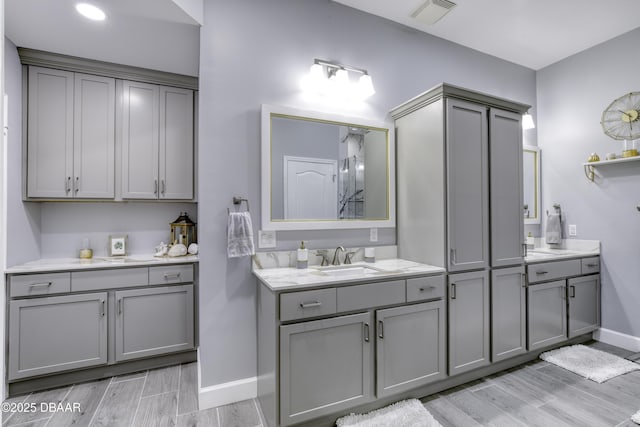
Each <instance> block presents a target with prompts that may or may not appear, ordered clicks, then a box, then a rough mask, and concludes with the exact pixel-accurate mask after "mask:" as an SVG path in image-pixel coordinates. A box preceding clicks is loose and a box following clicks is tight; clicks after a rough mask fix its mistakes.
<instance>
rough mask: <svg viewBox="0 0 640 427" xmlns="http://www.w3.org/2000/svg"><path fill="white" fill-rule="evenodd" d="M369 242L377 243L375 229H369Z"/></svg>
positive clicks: (376, 231) (376, 230)
mask: <svg viewBox="0 0 640 427" xmlns="http://www.w3.org/2000/svg"><path fill="white" fill-rule="evenodd" d="M369 241H370V242H377V241H378V229H377V228H370V229H369Z"/></svg>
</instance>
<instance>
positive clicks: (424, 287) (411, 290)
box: [407, 275, 444, 302]
mask: <svg viewBox="0 0 640 427" xmlns="http://www.w3.org/2000/svg"><path fill="white" fill-rule="evenodd" d="M435 298H444V276H442V275H440V276H429V277H418V278H415V279H407V302H412V301H422V300H427V299H435Z"/></svg>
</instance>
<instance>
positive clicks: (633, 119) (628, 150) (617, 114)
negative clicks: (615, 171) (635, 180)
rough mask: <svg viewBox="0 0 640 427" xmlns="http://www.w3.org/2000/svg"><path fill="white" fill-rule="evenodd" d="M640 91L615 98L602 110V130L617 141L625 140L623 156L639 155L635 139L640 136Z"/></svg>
mask: <svg viewBox="0 0 640 427" xmlns="http://www.w3.org/2000/svg"><path fill="white" fill-rule="evenodd" d="M639 110H640V92H630V93H627V94H626V95H623V96H621V97H620V98H618V99H615V100H614V101H613V102H612V103H611V104H609V106H608V107H607V108H605V110H604V111H603V112H602V120H601V121H600V124H601V125H602V130H604V133H605V134H606V135H608V136H610V137H611V138H613V139H615V140H617V141H622V140H624V141H625V144H624V151H623V152H622V157H634V156H637V155H638V147H637V146H635V144H634V140H635V139H638V138H640V120H639V119H640V111H639Z"/></svg>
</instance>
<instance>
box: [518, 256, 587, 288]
mask: <svg viewBox="0 0 640 427" xmlns="http://www.w3.org/2000/svg"><path fill="white" fill-rule="evenodd" d="M580 274H582V263H581V260H579V259H569V260H566V261H555V262H543V263H540V264H530V265H528V266H527V277H528V279H529V283H536V282H546V281H548V280H555V279H561V278H563V277H571V276H579V275H580Z"/></svg>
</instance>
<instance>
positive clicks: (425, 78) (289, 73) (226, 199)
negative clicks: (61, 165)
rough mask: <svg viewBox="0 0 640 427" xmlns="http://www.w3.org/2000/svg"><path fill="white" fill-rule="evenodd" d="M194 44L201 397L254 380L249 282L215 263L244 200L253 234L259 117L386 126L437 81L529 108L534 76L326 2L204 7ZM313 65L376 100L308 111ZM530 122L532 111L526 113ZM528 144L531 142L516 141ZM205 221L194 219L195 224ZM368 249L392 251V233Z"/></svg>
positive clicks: (334, 236)
mask: <svg viewBox="0 0 640 427" xmlns="http://www.w3.org/2000/svg"><path fill="white" fill-rule="evenodd" d="M204 6H205V10H204V22H205V23H204V26H203V27H202V29H201V39H200V52H201V56H200V115H201V117H203V118H206V120H200V129H199V141H200V147H199V149H200V166H199V171H200V173H199V186H200V191H199V205H198V209H199V215H198V216H199V218H200V219H201V221H200V228H199V232H200V260H201V261H200V310H199V312H200V325H199V326H200V361H201V369H202V370H201V382H202V386H203V387H206V386H210V385H214V384H220V383H225V382H229V381H233V380H238V379H241V378H249V377H253V376H255V375H256V324H255V323H256V316H255V311H256V300H255V299H256V283H255V279H254V278H253V277H252V275H251V271H250V260H249V259H248V258H240V259H237V258H236V259H227V257H226V224H227V218H226V216H227V208H228V207H229V206H231V199H232V197H233V196H234V195H239V196H243V197H247V198H248V199H249V201H250V205H251V213H252V214H253V224H254V229H255V230H256V231H257V229H258V228H259V224H260V217H259V215H260V106H261V104H263V103H265V104H272V105H284V106H290V107H297V108H301V109H309V110H327V109H328V108H331V110H332V112H334V113H342V114H345V115H348V116H361V117H367V118H369V119H371V120H385V119H386V120H389V119H390V118H389V116H388V111H389V110H390V109H391V108H393V107H395V106H396V105H398V104H400V103H402V102H404V101H406V100H408V99H409V98H412V97H414V96H416V95H418V94H419V93H421V92H423V91H425V90H427V89H428V88H430V87H432V86H435V85H436V84H438V83H441V82H443V81H446V82H449V83H452V84H455V85H459V86H464V87H468V88H472V89H476V90H479V91H482V92H488V93H491V94H494V95H497V96H502V97H505V98H510V99H513V100H517V101H520V102H524V103H528V104H531V105H533V106H535V100H536V93H535V72H534V71H533V70H530V69H527V68H524V67H520V66H518V65H515V64H512V63H508V62H505V61H502V60H499V59H497V58H494V57H491V56H487V55H485V54H482V53H480V52H477V51H473V50H470V49H467V48H464V47H462V46H459V45H456V44H454V43H450V42H447V41H444V40H442V39H439V38H436V37H432V36H429V35H426V34H423V33H419V32H417V31H414V30H411V29H409V28H406V27H404V26H401V25H398V24H395V23H392V22H390V21H387V20H384V19H381V18H378V17H375V16H372V15H368V14H365V13H362V12H359V11H356V10H354V9H351V8H348V7H346V6H343V5H339V4H336V3H333V2H331V1H329V0H266V1H259V2H257V1H250V0H209V1H205V5H204ZM314 58H320V59H328V60H335V61H339V62H342V63H346V64H350V65H353V66H356V67H361V68H366V69H367V70H368V71H369V73H370V75H371V76H372V78H373V81H374V85H375V88H376V91H377V93H376V94H375V95H374V96H373V97H371V98H370V99H369V100H368V101H367V102H366V103H364V104H363V105H361V106H357V107H354V108H348V107H346V106H331V107H329V106H328V105H326V103H324V102H320V101H313V100H309V99H308V98H305V97H303V96H302V94H301V92H300V89H299V80H300V78H301V77H302V76H303V75H304V74H305V73H307V72H308V70H309V67H310V66H311V64H312V63H313V59H314ZM532 112H533V114H534V117H535V107H534V108H533V109H532ZM528 142H529V143H533V144H535V140H534V141H528ZM205 219H206V220H205ZM379 231H380V234H379V239H380V242H379V244H388V243H391V244H393V243H395V230H394V229H381V230H379ZM368 236H369V231H368V230H348V231H342V230H331V231H315V232H287V233H284V232H278V234H277V237H278V248H279V249H293V248H295V247H296V246H297V244H299V241H300V240H305V242H309V248H310V249H313V248H316V247H335V246H336V245H338V244H344V245H346V246H358V245H364V244H368V243H369V242H368Z"/></svg>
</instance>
